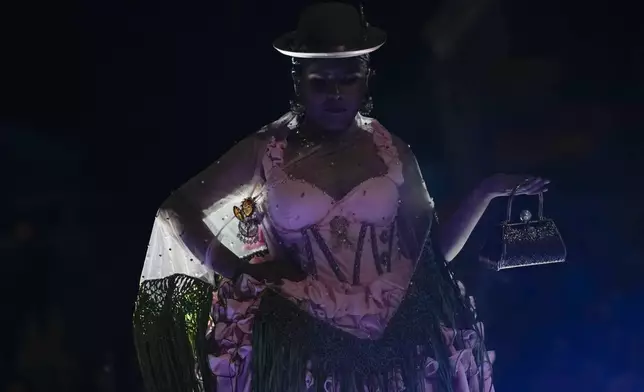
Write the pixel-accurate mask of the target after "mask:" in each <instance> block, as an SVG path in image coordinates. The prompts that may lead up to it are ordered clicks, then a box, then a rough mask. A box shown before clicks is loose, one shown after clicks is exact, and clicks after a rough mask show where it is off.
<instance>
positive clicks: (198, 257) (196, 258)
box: [134, 120, 279, 392]
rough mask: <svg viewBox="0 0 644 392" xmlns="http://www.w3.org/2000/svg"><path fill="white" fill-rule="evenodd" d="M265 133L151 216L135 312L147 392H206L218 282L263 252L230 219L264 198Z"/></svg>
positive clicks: (235, 149)
mask: <svg viewBox="0 0 644 392" xmlns="http://www.w3.org/2000/svg"><path fill="white" fill-rule="evenodd" d="M278 121H279V120H278ZM267 131H268V127H267V128H266V129H264V130H263V131H260V132H259V133H257V134H254V135H253V136H251V137H248V138H247V139H245V140H243V141H241V142H240V143H238V144H237V145H235V146H234V147H233V148H232V149H230V150H229V151H228V152H227V153H226V154H224V155H223V156H222V157H221V158H220V159H219V160H217V161H216V162H214V163H213V164H212V165H211V166H209V167H208V168H207V169H206V170H204V171H202V172H201V173H199V174H198V175H197V176H196V177H194V178H192V179H191V180H190V181H188V182H187V183H186V184H185V185H183V186H182V187H181V188H179V189H178V190H177V191H175V192H174V193H173V194H172V195H171V196H170V197H169V198H168V199H167V200H166V201H165V202H164V203H163V204H162V206H161V208H159V210H158V212H157V215H156V218H155V220H154V224H153V227H152V234H151V236H150V243H149V245H148V251H147V254H146V259H145V263H144V266H143V272H142V274H141V284H140V289H139V294H138V297H137V301H136V307H135V312H134V336H135V344H136V348H137V353H138V358H139V364H140V367H141V371H142V375H143V379H144V383H145V387H146V389H147V391H148V392H165V391H167V392H197V391H206V390H211V387H212V385H213V384H212V382H211V374H210V371H209V370H208V369H209V367H208V363H207V352H206V346H207V344H206V341H205V339H206V332H207V331H206V329H207V325H208V318H209V311H210V307H211V304H212V298H213V297H212V296H213V288H214V285H215V281H216V279H217V276H218V275H224V276H230V275H231V274H232V273H233V270H234V269H235V267H236V264H238V263H239V262H240V259H242V258H246V257H248V256H251V255H253V254H256V253H258V252H265V251H267V249H268V248H267V245H266V244H265V243H263V236H257V237H256V238H257V240H256V242H257V243H249V241H248V238H241V236H240V233H239V227H238V223H239V221H238V220H237V218H235V216H234V214H233V207H235V206H240V205H241V203H242V201H243V200H245V199H247V198H257V197H259V196H261V194H262V192H263V184H264V178H263V173H262V166H261V159H260V157H261V156H262V153H263V152H264V150H265V147H266V143H265V142H264V140H266V137H265V136H266V133H267ZM258 204H259V203H258Z"/></svg>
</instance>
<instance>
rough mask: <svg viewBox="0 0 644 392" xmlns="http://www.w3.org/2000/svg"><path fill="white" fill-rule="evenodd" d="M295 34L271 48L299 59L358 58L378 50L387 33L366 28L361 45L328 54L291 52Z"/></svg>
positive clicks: (277, 41) (280, 39) (285, 35)
mask: <svg viewBox="0 0 644 392" xmlns="http://www.w3.org/2000/svg"><path fill="white" fill-rule="evenodd" d="M295 35H296V33H295V32H294V31H293V32H290V33H287V34H284V35H283V36H281V37H279V38H278V39H276V40H275V42H273V47H274V48H275V49H276V50H277V51H278V52H280V53H281V54H283V55H285V56H289V57H295V58H300V59H342V58H349V57H358V56H362V55H365V54H369V53H371V52H375V51H376V50H378V49H380V47H382V45H384V44H385V42H386V41H387V33H385V32H384V31H383V30H380V29H379V28H377V27H371V26H369V27H367V36H366V39H365V41H364V43H363V44H362V45H360V47H358V48H352V49H350V50H337V51H329V52H302V51H296V50H293V49H292V48H291V47H292V43H293V41H294V39H295Z"/></svg>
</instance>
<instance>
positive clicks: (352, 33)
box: [296, 2, 365, 49]
mask: <svg viewBox="0 0 644 392" xmlns="http://www.w3.org/2000/svg"><path fill="white" fill-rule="evenodd" d="M364 27H365V26H363V24H362V18H361V17H360V14H359V13H358V10H357V9H356V8H355V7H353V6H351V5H349V4H344V3H336V2H334V3H319V4H315V5H312V6H310V7H308V8H307V9H305V10H304V12H302V14H301V16H300V20H299V23H298V26H297V31H296V40H297V41H299V43H300V44H301V45H304V46H306V47H308V48H318V49H325V48H332V47H338V46H344V47H346V48H351V47H355V46H357V45H359V44H360V43H361V42H362V41H363V40H364V36H365V32H364Z"/></svg>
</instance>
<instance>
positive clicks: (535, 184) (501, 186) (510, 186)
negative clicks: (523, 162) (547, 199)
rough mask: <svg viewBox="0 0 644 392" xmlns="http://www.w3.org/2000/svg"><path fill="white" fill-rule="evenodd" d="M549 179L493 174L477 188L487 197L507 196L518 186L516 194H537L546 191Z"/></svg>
mask: <svg viewBox="0 0 644 392" xmlns="http://www.w3.org/2000/svg"><path fill="white" fill-rule="evenodd" d="M548 184H550V180H547V179H544V178H540V177H534V176H524V175H516V174H502V173H499V174H494V175H493V176H491V177H488V178H486V179H485V180H483V182H482V183H481V185H480V187H479V190H480V191H481V192H482V193H483V194H484V196H485V197H487V198H489V199H494V198H496V197H500V196H509V195H510V194H512V191H514V189H515V188H517V187H518V189H517V191H516V193H515V194H516V195H537V194H539V193H541V192H546V191H548Z"/></svg>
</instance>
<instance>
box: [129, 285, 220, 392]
mask: <svg viewBox="0 0 644 392" xmlns="http://www.w3.org/2000/svg"><path fill="white" fill-rule="evenodd" d="M212 293H213V287H212V285H210V284H208V283H206V282H204V281H202V280H200V279H196V278H193V277H190V276H186V275H179V274H177V275H172V276H170V277H167V278H165V279H159V280H149V281H145V282H143V283H141V287H140V290H139V295H138V297H137V301H136V308H135V311H134V317H133V321H134V343H135V346H136V350H137V354H138V359H139V365H140V367H141V373H142V376H143V381H144V385H145V388H146V391H147V392H206V391H208V392H210V391H213V390H214V389H213V388H214V384H213V382H212V376H211V372H210V367H209V366H208V356H207V355H208V353H207V348H208V345H207V342H206V332H207V331H206V330H207V326H208V317H209V314H210V309H211V306H212Z"/></svg>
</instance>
